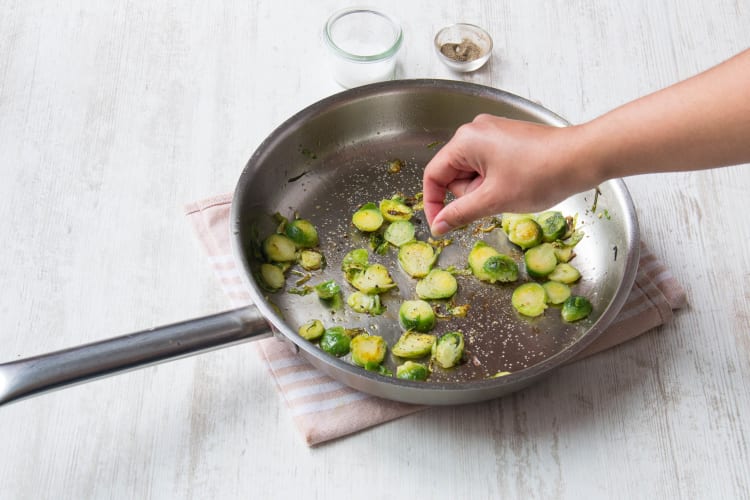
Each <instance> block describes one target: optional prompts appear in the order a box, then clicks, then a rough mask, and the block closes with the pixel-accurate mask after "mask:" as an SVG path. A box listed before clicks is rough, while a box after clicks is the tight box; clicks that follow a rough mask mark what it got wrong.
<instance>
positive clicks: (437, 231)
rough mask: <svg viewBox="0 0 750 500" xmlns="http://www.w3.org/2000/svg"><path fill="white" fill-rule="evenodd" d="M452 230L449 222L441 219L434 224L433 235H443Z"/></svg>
mask: <svg viewBox="0 0 750 500" xmlns="http://www.w3.org/2000/svg"><path fill="white" fill-rule="evenodd" d="M450 230H451V227H450V226H449V225H448V223H447V222H445V221H442V220H441V221H440V222H438V223H437V224H435V225H434V226H432V235H433V236H442V235H444V234H445V233H447V232H448V231H450Z"/></svg>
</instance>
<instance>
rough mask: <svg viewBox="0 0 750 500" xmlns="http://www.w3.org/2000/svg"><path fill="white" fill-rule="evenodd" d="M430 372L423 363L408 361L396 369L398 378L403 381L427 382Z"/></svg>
mask: <svg viewBox="0 0 750 500" xmlns="http://www.w3.org/2000/svg"><path fill="white" fill-rule="evenodd" d="M429 376H430V371H429V370H428V369H427V367H426V366H425V365H423V364H422V363H417V362H415V361H407V362H405V363H404V364H402V365H398V366H397V367H396V378H400V379H403V380H427V377H429Z"/></svg>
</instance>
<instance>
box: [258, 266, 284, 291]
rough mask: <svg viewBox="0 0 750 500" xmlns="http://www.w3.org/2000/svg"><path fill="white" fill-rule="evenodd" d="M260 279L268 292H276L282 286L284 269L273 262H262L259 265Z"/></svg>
mask: <svg viewBox="0 0 750 500" xmlns="http://www.w3.org/2000/svg"><path fill="white" fill-rule="evenodd" d="M260 281H261V283H260V284H261V285H262V286H263V288H265V289H266V290H268V291H269V292H278V291H279V290H281V289H282V288H284V281H285V276H284V271H283V270H282V269H281V268H279V266H276V265H274V264H267V263H263V264H261V265H260Z"/></svg>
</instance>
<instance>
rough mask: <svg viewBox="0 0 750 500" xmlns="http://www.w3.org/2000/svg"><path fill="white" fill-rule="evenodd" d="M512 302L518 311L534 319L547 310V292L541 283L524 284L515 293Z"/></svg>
mask: <svg viewBox="0 0 750 500" xmlns="http://www.w3.org/2000/svg"><path fill="white" fill-rule="evenodd" d="M510 301H511V304H513V307H515V308H516V311H518V312H519V313H521V314H523V315H524V316H529V317H532V318H533V317H535V316H540V315H541V314H542V313H544V310H545V309H546V308H547V292H545V291H544V287H543V286H542V285H540V284H539V283H524V284H523V285H521V286H519V287H518V288H516V289H515V290H514V291H513V295H512V296H511V299H510Z"/></svg>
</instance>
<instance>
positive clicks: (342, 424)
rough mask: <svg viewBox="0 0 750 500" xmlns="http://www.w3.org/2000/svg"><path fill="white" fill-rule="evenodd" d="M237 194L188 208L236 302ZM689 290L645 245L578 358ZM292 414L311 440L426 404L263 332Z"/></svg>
mask: <svg viewBox="0 0 750 500" xmlns="http://www.w3.org/2000/svg"><path fill="white" fill-rule="evenodd" d="M231 202H232V195H231V194H225V195H220V196H215V197H212V198H208V199H205V200H201V201H197V202H193V203H190V204H188V205H187V206H186V213H187V216H188V218H189V220H190V222H191V223H192V225H193V228H194V229H195V231H196V234H197V236H198V239H199V240H200V242H201V244H202V246H203V249H204V250H205V252H206V254H207V256H208V260H209V263H210V265H211V268H212V269H213V271H214V273H215V274H216V276H217V278H218V279H219V282H220V283H221V287H222V288H223V290H224V291H225V292H226V294H227V296H228V297H229V300H230V301H231V303H232V305H233V306H235V307H241V306H246V305H248V304H250V303H251V297H250V293H249V292H248V291H247V289H246V286H245V284H244V283H243V278H242V275H241V270H240V269H239V268H238V267H237V266H236V264H235V262H234V258H233V256H232V252H231V243H230V240H229V235H230V231H229V212H230V205H231ZM685 302H686V297H685V292H684V290H683V289H682V287H681V286H680V284H679V283H677V281H676V280H675V279H674V277H673V276H672V273H671V272H670V271H669V270H668V269H667V268H666V267H665V266H664V265H663V264H662V263H661V262H660V261H659V260H658V259H657V258H656V257H655V256H654V255H653V254H652V253H650V252H649V251H648V249H647V248H646V247H645V245H641V256H640V262H639V266H638V274H637V276H636V279H635V284H634V286H633V289H632V290H631V292H630V295H629V297H628V299H627V302H626V303H625V305H624V306H623V308H622V311H620V314H619V315H618V316H617V318H616V319H615V321H614V322H613V323H612V325H610V327H609V328H608V329H607V331H606V332H604V333H603V334H602V335H600V337H599V338H598V339H597V340H596V341H594V342H593V343H592V344H591V345H590V346H588V347H587V348H586V349H585V350H584V351H583V352H582V353H580V354H579V355H578V356H577V357H576V358H575V359H574V360H573V361H576V360H578V359H581V358H583V357H586V356H589V355H591V354H594V353H596V352H600V351H602V350H604V349H608V348H610V347H613V346H615V345H617V344H620V343H622V342H625V341H627V340H630V339H632V338H634V337H637V336H638V335H640V334H642V333H644V332H646V331H648V330H651V329H652V328H654V327H656V326H659V325H661V324H664V323H667V322H668V321H670V320H671V319H672V314H673V313H672V311H673V310H674V309H678V308H680V307H682V306H684V305H685ZM255 345H256V346H257V349H258V352H259V354H260V356H261V358H262V360H263V361H264V362H265V363H266V365H267V367H268V369H269V371H270V373H271V375H272V377H273V380H274V381H275V383H276V387H277V388H278V390H279V393H280V394H281V396H282V398H283V399H284V401H285V402H286V404H287V406H288V407H289V410H290V412H291V415H292V419H293V420H294V423H295V424H296V426H297V428H298V429H299V431H300V433H301V434H302V436H303V438H304V440H305V442H306V443H307V444H308V445H310V446H314V445H317V444H320V443H323V442H326V441H329V440H331V439H335V438H338V437H341V436H345V435H347V434H351V433H353V432H356V431H359V430H362V429H365V428H368V427H371V426H373V425H377V424H380V423H383V422H387V421H389V420H393V419H395V418H398V417H402V416H405V415H409V414H411V413H414V412H417V411H420V410H422V409H424V408H425V407H424V406H417V405H409V404H404V403H398V402H394V401H388V400H384V399H380V398H377V397H375V396H370V395H368V394H364V393H361V392H359V391H357V390H355V389H352V388H350V387H348V386H346V385H343V384H341V383H340V382H337V381H335V380H333V379H331V378H330V377H328V376H327V375H324V374H323V373H322V372H320V371H319V370H317V369H316V368H314V367H313V366H312V365H310V364H309V363H308V362H307V361H306V360H304V359H303V358H302V357H300V356H299V355H298V354H296V353H295V352H294V351H293V349H292V348H291V347H289V345H288V343H287V342H282V341H280V340H277V339H275V338H265V339H262V340H259V341H257V342H255Z"/></svg>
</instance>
